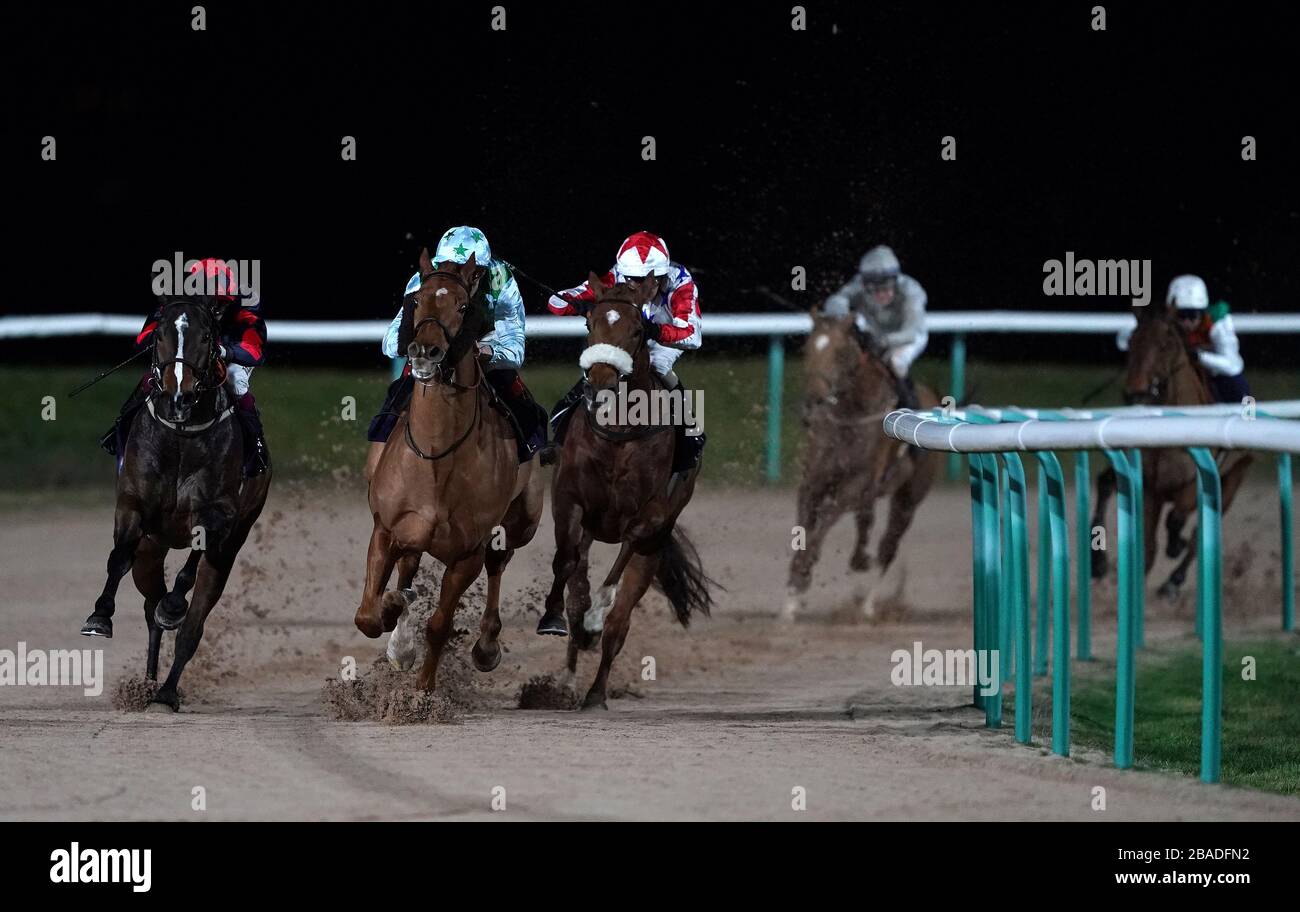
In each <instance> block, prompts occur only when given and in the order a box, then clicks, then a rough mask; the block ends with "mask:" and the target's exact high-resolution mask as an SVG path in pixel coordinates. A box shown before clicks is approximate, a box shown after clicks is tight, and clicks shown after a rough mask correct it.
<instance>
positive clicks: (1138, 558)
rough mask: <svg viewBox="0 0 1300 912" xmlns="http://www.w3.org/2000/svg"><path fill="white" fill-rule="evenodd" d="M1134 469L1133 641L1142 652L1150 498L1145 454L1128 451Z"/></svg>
mask: <svg viewBox="0 0 1300 912" xmlns="http://www.w3.org/2000/svg"><path fill="white" fill-rule="evenodd" d="M1128 460H1129V464H1130V465H1132V466H1133V545H1132V547H1133V641H1134V642H1135V643H1136V644H1137V648H1138V649H1145V648H1146V645H1147V632H1146V614H1147V546H1146V540H1147V539H1146V531H1145V525H1146V518H1145V511H1146V495H1145V493H1143V490H1142V451H1141V450H1139V449H1132V450H1129V451H1128Z"/></svg>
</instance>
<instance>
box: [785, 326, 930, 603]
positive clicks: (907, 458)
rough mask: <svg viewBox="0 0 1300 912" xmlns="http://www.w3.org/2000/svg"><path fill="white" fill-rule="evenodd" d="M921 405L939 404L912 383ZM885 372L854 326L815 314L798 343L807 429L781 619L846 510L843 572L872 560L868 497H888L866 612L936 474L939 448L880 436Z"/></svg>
mask: <svg viewBox="0 0 1300 912" xmlns="http://www.w3.org/2000/svg"><path fill="white" fill-rule="evenodd" d="M917 398H918V399H919V400H920V402H921V405H922V407H924V408H934V407H935V406H937V405H938V404H939V401H938V398H937V397H936V396H935V394H934V392H933V391H932V390H930V389H928V388H926V387H924V386H921V387H918V389H917ZM898 402H899V395H898V388H897V382H896V381H895V379H894V375H893V372H892V371H891V370H890V369H889V367H888V366H887V365H886V364H885V361H884V358H883V357H882V355H881V353H880V352H879V351H876V350H874V346H871V345H870V344H868V345H867V346H866V347H864V345H863V344H862V342H860V341H859V339H858V337H857V335H856V333H855V329H854V326H853V322H852V321H851V320H845V319H842V318H837V317H827V316H823V315H822V314H820V313H818V312H816V311H814V313H813V328H812V333H811V334H810V335H809V336H808V342H807V344H806V345H805V346H804V406H803V421H804V427H805V428H806V429H807V449H806V451H805V456H804V476H803V482H802V483H801V484H800V485H799V495H798V506H797V520H796V521H797V522H798V524H799V527H800V528H801V529H802V531H803V538H804V540H803V542H802V544H803V548H802V549H798V548H797V549H796V550H795V554H794V557H793V558H792V559H791V561H790V576H789V581H788V590H787V599H786V604H785V610H784V611H783V612H782V616H783V617H785V618H786V619H787V620H792V619H793V618H794V616H795V615H796V614H797V613H798V611H799V610H800V609H801V608H802V596H803V594H804V593H805V592H807V591H808V587H809V585H810V584H811V583H812V571H813V567H814V566H815V565H816V563H817V561H818V559H819V558H820V557H821V548H822V543H823V542H824V540H825V538H826V533H827V532H829V531H830V529H831V527H832V526H834V525H835V523H836V522H837V521H838V520H839V518H840V517H841V516H842V515H844V514H845V513H847V512H849V511H852V512H853V515H854V520H855V522H856V524H857V539H856V541H855V542H854V545H853V554H852V555H850V557H849V569H850V570H853V571H856V572H864V571H866V570H869V569H870V568H871V566H872V560H871V558H870V556H869V555H868V554H867V543H868V539H869V538H870V536H871V525H872V521H873V519H874V516H875V503H876V500H878V499H879V498H882V497H888V498H889V524H888V526H887V527H886V529H885V534H884V537H883V538H882V539H881V540H880V543H879V544H878V545H877V546H876V560H875V564H876V566H877V568H878V570H879V575H880V579H877V580H876V586H873V588H872V591H871V592H870V593H869V594H868V596H867V598H866V600H865V601H864V603H863V613H864V614H865V615H866V616H867V617H868V618H870V617H871V616H872V614H873V605H874V601H875V589H876V588H877V587H878V585H879V583H880V582H881V579H883V577H884V575H885V573H886V571H888V570H889V567H890V565H891V564H893V562H894V559H895V557H896V556H897V554H898V546H899V543H900V542H901V541H902V539H903V535H904V533H906V532H907V529H908V526H910V525H911V523H912V517H913V516H914V515H915V513H916V508H917V507H918V506H919V505H920V503H921V501H922V500H923V499H924V498H925V495H926V494H927V493H928V492H929V490H930V486H931V485H932V484H933V483H934V478H935V474H936V472H937V471H938V469H939V466H940V465H941V464H942V459H943V456H942V454H940V453H932V452H929V451H924V450H918V449H917V448H915V447H909V446H907V445H905V444H901V443H898V442H896V441H893V440H891V439H889V438H888V437H886V436H885V432H884V427H883V422H884V418H885V415H887V414H889V412H890V411H892V410H893V409H895V408H897V407H898Z"/></svg>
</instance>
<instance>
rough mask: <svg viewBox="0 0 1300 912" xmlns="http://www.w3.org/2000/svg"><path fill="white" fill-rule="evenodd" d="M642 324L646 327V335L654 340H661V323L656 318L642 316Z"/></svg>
mask: <svg viewBox="0 0 1300 912" xmlns="http://www.w3.org/2000/svg"><path fill="white" fill-rule="evenodd" d="M641 326H642V327H643V328H644V329H645V337H646V338H647V339H649V340H650V341H652V342H658V341H659V324H658V323H656V322H655V321H654V320H650V319H647V318H645V317H642V318H641Z"/></svg>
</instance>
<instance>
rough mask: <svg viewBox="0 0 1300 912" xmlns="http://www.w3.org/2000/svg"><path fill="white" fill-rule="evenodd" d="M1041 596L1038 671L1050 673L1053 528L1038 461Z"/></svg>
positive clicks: (1037, 610)
mask: <svg viewBox="0 0 1300 912" xmlns="http://www.w3.org/2000/svg"><path fill="white" fill-rule="evenodd" d="M1037 515H1038V573H1037V583H1038V598H1037V602H1036V606H1035V614H1034V623H1035V629H1034V674H1035V675H1036V676H1038V677H1040V678H1041V677H1043V676H1044V675H1046V674H1047V629H1048V614H1047V611H1048V607H1047V605H1048V600H1049V599H1050V598H1051V593H1052V571H1051V567H1052V558H1051V554H1052V527H1051V521H1050V520H1049V519H1048V506H1047V481H1046V478H1045V476H1044V474H1043V465H1042V463H1041V462H1040V463H1039V464H1038V514H1037Z"/></svg>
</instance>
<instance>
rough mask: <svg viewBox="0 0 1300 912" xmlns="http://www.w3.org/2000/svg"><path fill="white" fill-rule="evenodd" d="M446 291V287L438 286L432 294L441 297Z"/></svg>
mask: <svg viewBox="0 0 1300 912" xmlns="http://www.w3.org/2000/svg"><path fill="white" fill-rule="evenodd" d="M446 293H447V289H445V288H439V289H438V290H437V291H435V292H434V293H433V296H434V297H435V298H441V297H442V296H443V295H445V294H446Z"/></svg>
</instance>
